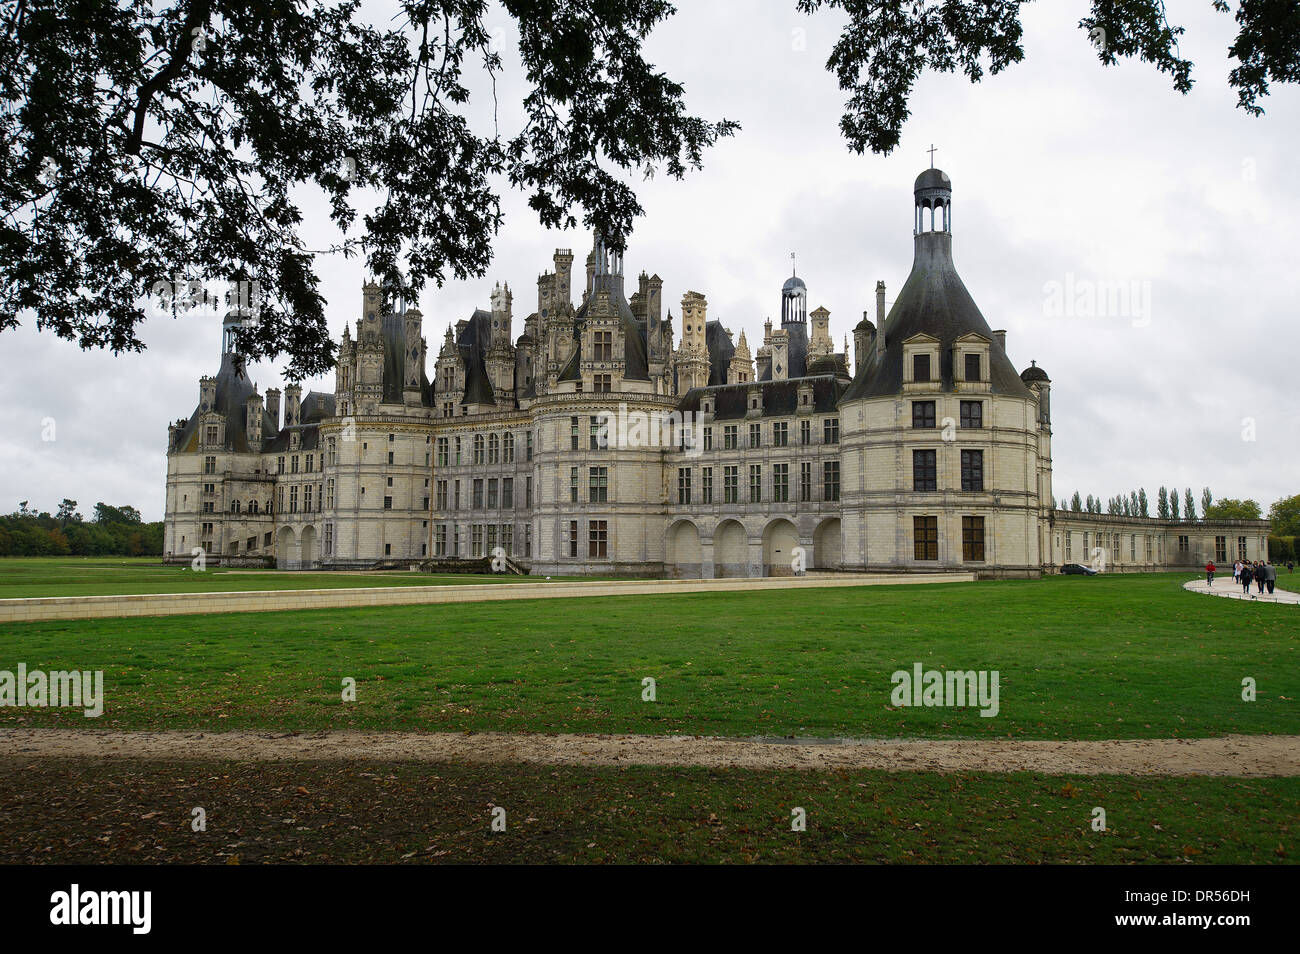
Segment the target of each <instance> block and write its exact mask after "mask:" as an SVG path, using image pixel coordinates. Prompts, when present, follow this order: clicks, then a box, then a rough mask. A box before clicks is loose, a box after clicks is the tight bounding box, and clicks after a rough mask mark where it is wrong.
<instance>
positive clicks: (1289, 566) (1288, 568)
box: [1286, 560, 1295, 573]
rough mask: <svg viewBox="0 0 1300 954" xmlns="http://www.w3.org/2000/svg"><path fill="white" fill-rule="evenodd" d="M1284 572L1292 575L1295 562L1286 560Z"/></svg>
mask: <svg viewBox="0 0 1300 954" xmlns="http://www.w3.org/2000/svg"><path fill="white" fill-rule="evenodd" d="M1286 571H1287V572H1288V573H1294V572H1295V561H1293V560H1287V561H1286Z"/></svg>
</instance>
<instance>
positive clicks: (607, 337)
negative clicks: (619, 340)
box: [592, 331, 614, 361]
mask: <svg viewBox="0 0 1300 954" xmlns="http://www.w3.org/2000/svg"><path fill="white" fill-rule="evenodd" d="M593 338H594V343H595V346H596V347H595V354H593V355H592V360H594V361H613V360H614V332H612V331H597V332H596V333H595V335H593Z"/></svg>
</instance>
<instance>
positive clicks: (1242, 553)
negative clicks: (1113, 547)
mask: <svg viewBox="0 0 1300 954" xmlns="http://www.w3.org/2000/svg"><path fill="white" fill-rule="evenodd" d="M1150 548H1151V545H1150V543H1148V544H1147V549H1150ZM1237 559H1239V560H1244V559H1246V538H1245V537H1238V538H1237Z"/></svg>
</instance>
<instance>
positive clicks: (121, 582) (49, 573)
mask: <svg viewBox="0 0 1300 954" xmlns="http://www.w3.org/2000/svg"><path fill="white" fill-rule="evenodd" d="M544 579H545V578H544V577H535V576H532V577H529V576H514V575H511V574H504V573H503V574H483V575H475V574H467V573H448V574H442V575H436V576H435V575H433V574H430V573H410V572H403V571H393V572H383V573H348V572H341V571H332V572H326V573H314V572H301V571H293V570H222V569H209V570H205V571H203V572H201V573H200V572H195V571H194V570H191V569H190V568H189V566H188V565H187V566H163V565H162V564H161V563H160V562H158V559H157V558H134V557H84V558H80V557H6V558H3V559H0V599H15V598H20V597H33V596H111V595H116V594H136V593H226V592H232V591H236V590H315V589H334V588H336V587H353V586H444V585H454V584H457V583H459V584H466V583H524V582H531V583H537V582H540V581H542V580H544ZM556 579H563V578H561V577H557V578H556ZM570 579H572V578H570Z"/></svg>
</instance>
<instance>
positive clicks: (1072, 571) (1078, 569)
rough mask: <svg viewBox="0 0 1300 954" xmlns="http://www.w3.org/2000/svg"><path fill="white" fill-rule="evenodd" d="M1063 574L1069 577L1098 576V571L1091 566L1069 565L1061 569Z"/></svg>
mask: <svg viewBox="0 0 1300 954" xmlns="http://www.w3.org/2000/svg"><path fill="white" fill-rule="evenodd" d="M1061 572H1062V573H1064V574H1066V575H1067V576H1096V575H1097V571H1096V570H1094V569H1093V568H1092V567H1090V566H1084V565H1083V564H1082V563H1067V564H1065V566H1063V567H1061Z"/></svg>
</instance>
